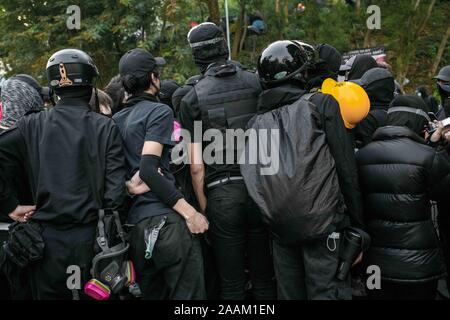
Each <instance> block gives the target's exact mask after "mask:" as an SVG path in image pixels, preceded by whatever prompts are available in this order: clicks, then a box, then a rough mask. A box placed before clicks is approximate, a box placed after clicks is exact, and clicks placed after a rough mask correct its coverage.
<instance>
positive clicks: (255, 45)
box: [0, 0, 450, 90]
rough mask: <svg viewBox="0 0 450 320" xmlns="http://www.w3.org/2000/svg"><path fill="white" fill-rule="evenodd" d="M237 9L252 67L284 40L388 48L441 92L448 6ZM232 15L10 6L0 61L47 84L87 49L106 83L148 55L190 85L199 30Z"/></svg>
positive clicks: (5, 8) (254, 3) (173, 3)
mask: <svg viewBox="0 0 450 320" xmlns="http://www.w3.org/2000/svg"><path fill="white" fill-rule="evenodd" d="M228 2H229V9H230V20H231V31H232V34H231V48H232V57H233V59H237V60H240V61H241V62H242V63H244V64H246V65H248V66H249V67H255V64H256V59H257V56H258V54H259V53H260V52H261V50H262V49H263V48H264V47H265V46H266V45H267V44H268V43H270V42H272V41H275V40H279V39H301V40H306V41H311V42H315V43H324V42H326V43H329V44H331V45H334V46H335V47H336V48H338V49H339V50H340V51H341V52H346V51H350V50H353V49H360V48H364V47H370V46H379V45H384V46H386V48H387V49H388V61H389V63H390V64H391V65H392V67H393V70H394V72H395V73H396V76H397V79H398V80H399V81H400V82H401V83H404V84H405V85H406V86H405V87H406V89H408V90H411V89H413V88H415V87H416V86H417V85H419V84H427V85H429V86H431V85H432V81H431V79H430V76H431V75H433V74H434V73H435V72H436V71H437V70H438V69H439V68H440V67H441V66H442V65H444V64H448V63H449V61H450V52H449V51H450V50H449V47H450V44H449V37H450V27H449V23H448V12H449V11H450V1H448V0H428V1H421V0H399V1H389V0H378V1H376V0H372V1H369V0H358V1H356V0H345V1H344V0H305V1H298V0H229V1H228ZM300 4H301V5H300ZM370 4H376V5H379V6H380V8H381V17H382V24H381V30H368V28H367V26H366V20H367V18H368V16H369V15H368V14H367V13H366V10H367V7H368V6H369V5H370ZM69 5H78V6H80V8H81V29H80V30H68V29H67V26H66V19H67V18H68V14H66V10H67V7H68V6H69ZM299 8H302V9H301V10H300V9H299ZM256 13H257V15H258V16H261V17H262V18H263V19H264V22H265V24H266V25H267V29H266V31H265V32H264V33H261V34H259V35H255V34H252V33H251V32H249V29H248V24H249V19H248V17H249V16H251V15H254V14H256ZM224 16H225V13H224V0H144V1H143V0H95V1H94V0H84V1H81V0H62V1H44V0H0V59H1V60H2V61H3V62H5V64H8V65H9V66H10V67H11V68H12V70H11V71H10V72H9V74H10V75H11V74H14V73H22V72H25V73H30V74H32V75H34V76H36V77H37V78H38V79H39V80H40V81H41V82H43V83H44V82H45V74H44V71H45V64H46V61H47V59H48V57H49V56H50V55H51V54H52V53H53V52H54V51H56V50H58V49H62V48H66V47H77V48H80V49H82V50H85V51H87V52H89V53H90V54H91V55H92V56H93V58H94V60H95V61H96V63H97V65H98V67H99V69H100V72H101V75H102V83H103V84H105V83H106V82H108V80H109V78H110V77H112V76H113V75H115V74H116V73H117V65H118V61H119V59H120V56H121V55H122V54H123V53H125V52H126V51H127V50H129V49H131V48H133V47H136V46H139V47H144V48H146V49H148V50H150V51H151V52H152V53H154V54H157V55H161V56H163V57H165V58H166V60H167V62H168V64H167V66H166V67H164V69H163V77H165V78H172V79H175V80H177V81H178V82H180V83H182V82H184V81H185V80H186V79H187V78H188V77H190V76H192V75H194V74H196V73H197V72H198V71H197V69H196V68H195V66H194V64H193V61H192V57H191V53H190V48H189V46H188V44H187V40H186V35H187V32H188V31H189V29H190V27H191V26H192V25H194V24H195V23H200V22H203V21H206V20H207V19H209V20H210V21H214V22H216V23H219V24H220V23H222V24H224V23H223V21H224ZM223 26H224V25H223ZM408 80H409V81H410V82H409V83H408Z"/></svg>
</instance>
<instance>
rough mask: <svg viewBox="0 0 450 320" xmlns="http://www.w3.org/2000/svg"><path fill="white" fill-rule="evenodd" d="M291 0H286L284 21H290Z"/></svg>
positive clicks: (286, 22)
mask: <svg viewBox="0 0 450 320" xmlns="http://www.w3.org/2000/svg"><path fill="white" fill-rule="evenodd" d="M288 2H289V0H284V23H285V24H288V23H289V7H288Z"/></svg>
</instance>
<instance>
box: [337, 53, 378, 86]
mask: <svg viewBox="0 0 450 320" xmlns="http://www.w3.org/2000/svg"><path fill="white" fill-rule="evenodd" d="M377 67H378V64H377V62H376V61H375V59H374V58H373V57H372V56H371V55H368V54H361V55H356V56H353V57H351V58H350V59H349V60H348V61H347V62H346V63H345V64H344V65H342V66H341V68H340V71H341V72H342V73H344V74H345V81H350V80H357V79H361V77H362V76H363V74H364V73H366V72H367V71H369V70H370V69H373V68H377Z"/></svg>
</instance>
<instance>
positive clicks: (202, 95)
mask: <svg viewBox="0 0 450 320" xmlns="http://www.w3.org/2000/svg"><path fill="white" fill-rule="evenodd" d="M194 88H195V92H196V94H197V99H198V106H199V109H200V111H201V116H202V126H203V132H204V131H206V130H207V129H218V130H220V131H221V132H222V136H223V142H224V143H223V146H222V148H220V146H216V149H215V150H216V151H218V152H223V159H224V162H225V159H226V158H225V157H226V156H230V155H234V159H235V163H236V164H237V159H238V157H239V156H240V154H241V152H242V151H243V150H244V148H240V145H239V144H238V143H236V142H235V143H234V145H231V144H230V143H228V144H227V143H226V141H227V139H226V138H227V137H226V136H225V133H226V129H234V130H236V129H242V130H244V131H245V129H246V126H247V123H248V121H249V120H250V118H252V117H253V116H254V115H255V114H256V110H257V99H258V96H259V94H260V93H261V91H262V88H261V85H260V82H259V78H258V76H257V75H256V74H254V73H252V72H249V71H246V70H243V69H242V68H240V67H239V66H237V65H235V64H233V63H231V62H228V63H226V64H223V65H220V66H219V65H216V66H212V67H210V68H209V69H208V70H207V71H206V73H205V74H204V76H203V78H202V79H201V80H200V81H199V82H198V83H197V84H196V85H195V86H194ZM207 144H208V143H204V146H205V145H207ZM210 167H212V168H213V169H214V170H225V171H226V170H228V169H229V166H228V167H227V166H226V165H224V164H213V165H211V166H210Z"/></svg>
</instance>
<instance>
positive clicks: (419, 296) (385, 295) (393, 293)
mask: <svg viewBox="0 0 450 320" xmlns="http://www.w3.org/2000/svg"><path fill="white" fill-rule="evenodd" d="M437 285H438V281H437V280H434V281H429V282H424V283H419V284H399V283H393V282H386V281H384V280H381V289H379V290H367V291H368V294H369V298H370V300H435V299H436V292H437Z"/></svg>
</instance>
